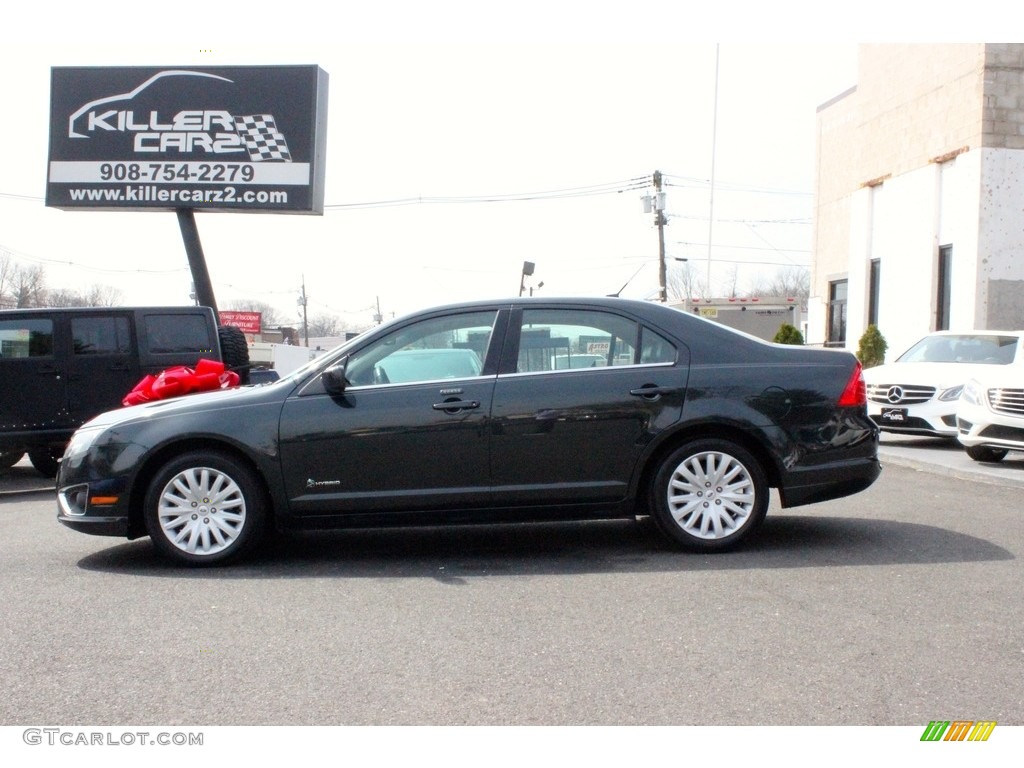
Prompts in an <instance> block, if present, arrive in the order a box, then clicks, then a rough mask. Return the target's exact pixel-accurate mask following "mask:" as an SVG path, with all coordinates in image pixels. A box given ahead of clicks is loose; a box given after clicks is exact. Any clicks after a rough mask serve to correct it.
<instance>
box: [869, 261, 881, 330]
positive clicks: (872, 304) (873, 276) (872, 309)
mask: <svg viewBox="0 0 1024 768" xmlns="http://www.w3.org/2000/svg"><path fill="white" fill-rule="evenodd" d="M881 285H882V260H881V259H872V260H871V271H870V274H869V275H868V325H873V326H875V328H877V327H878V298H879V293H880V290H881Z"/></svg>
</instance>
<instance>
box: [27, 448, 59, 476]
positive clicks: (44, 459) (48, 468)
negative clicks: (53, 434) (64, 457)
mask: <svg viewBox="0 0 1024 768" xmlns="http://www.w3.org/2000/svg"><path fill="white" fill-rule="evenodd" d="M60 456H61V454H60V453H59V452H58V451H55V450H54V449H53V448H50V446H48V445H44V446H43V447H42V448H33V449H32V450H30V451H29V452H28V460H29V461H30V462H32V466H33V467H35V468H36V471H38V472H39V474H41V475H45V476H46V477H56V476H57V470H58V469H59V468H60Z"/></svg>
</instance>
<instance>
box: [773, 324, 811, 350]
mask: <svg viewBox="0 0 1024 768" xmlns="http://www.w3.org/2000/svg"><path fill="white" fill-rule="evenodd" d="M772 341H774V342H775V343H776V344H798V345H802V344H803V343H804V335H803V334H802V333H800V330H799V329H798V328H797V327H796V326H794V325H790V324H789V323H783V324H782V325H781V326H780V327H779V331H778V333H776V334H775V338H774V339H772Z"/></svg>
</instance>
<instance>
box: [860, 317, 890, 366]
mask: <svg viewBox="0 0 1024 768" xmlns="http://www.w3.org/2000/svg"><path fill="white" fill-rule="evenodd" d="M888 348H889V345H888V344H886V342H885V337H884V336H882V334H881V333H880V332H879V330H878V329H877V328H876V327H875V326H873V325H869V326H868V327H867V330H866V331H864V335H863V336H861V337H860V345H859V346H858V347H857V359H858V360H860V363H861V365H863V366H864V367H865V368H873V367H874V366H876V365H881V364H882V363H884V362H885V350H886V349H888Z"/></svg>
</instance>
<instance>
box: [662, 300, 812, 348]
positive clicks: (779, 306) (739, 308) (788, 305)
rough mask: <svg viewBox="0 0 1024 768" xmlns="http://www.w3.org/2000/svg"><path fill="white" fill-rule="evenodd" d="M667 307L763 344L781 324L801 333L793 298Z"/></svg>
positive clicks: (693, 302)
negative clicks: (713, 323)
mask: <svg viewBox="0 0 1024 768" xmlns="http://www.w3.org/2000/svg"><path fill="white" fill-rule="evenodd" d="M671 306H673V307H675V308H676V309H681V310H683V311H684V312H692V313H693V314H695V315H700V316H701V317H703V318H705V319H707V320H713V321H714V322H716V323H721V324H722V325H726V326H728V327H730V328H735V329H736V330H738V331H744V332H745V333H749V334H750V335H751V336H757V337H758V338H759V339H764V340H765V341H772V340H773V339H774V338H775V334H777V333H778V332H779V328H781V327H782V325H783V324H785V323H788V324H789V325H792V326H793V327H794V328H796V329H797V330H799V331H800V332H801V333H804V328H803V319H802V316H801V311H800V302H799V300H798V299H796V298H788V297H787V298H780V297H778V296H768V297H752V298H725V299H684V300H683V301H681V302H676V303H674V304H672V305H671Z"/></svg>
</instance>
